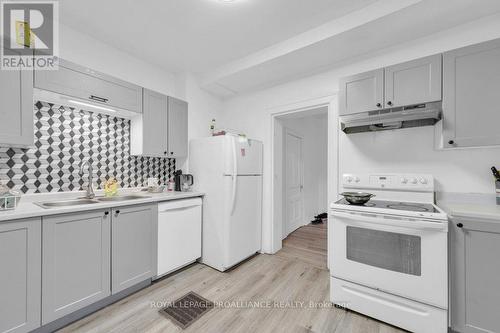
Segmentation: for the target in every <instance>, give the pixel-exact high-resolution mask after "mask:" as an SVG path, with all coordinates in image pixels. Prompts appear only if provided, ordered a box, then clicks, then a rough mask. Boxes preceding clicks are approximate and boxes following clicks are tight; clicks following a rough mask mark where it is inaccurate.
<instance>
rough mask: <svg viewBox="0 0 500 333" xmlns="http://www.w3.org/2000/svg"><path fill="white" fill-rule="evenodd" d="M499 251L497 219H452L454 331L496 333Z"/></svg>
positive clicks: (499, 295) (499, 327) (498, 327)
mask: <svg viewBox="0 0 500 333" xmlns="http://www.w3.org/2000/svg"><path fill="white" fill-rule="evenodd" d="M499 253H500V224H499V223H498V221H495V220H493V221H490V220H483V219H479V218H476V219H472V218H461V217H459V218H455V217H454V218H452V224H451V225H450V254H451V258H450V259H451V267H450V270H451V271H450V279H451V308H450V310H451V328H452V329H453V331H454V332H460V333H484V332H500V316H499V315H498V313H499V305H498V301H499V300H500V289H499V288H498V282H499V279H500V278H499V276H500V261H499V260H498V254H499Z"/></svg>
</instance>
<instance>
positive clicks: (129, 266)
mask: <svg viewBox="0 0 500 333" xmlns="http://www.w3.org/2000/svg"><path fill="white" fill-rule="evenodd" d="M111 214H112V224H111V235H112V236H111V244H112V245H111V262H112V265H111V276H112V281H111V291H112V293H113V294H116V293H118V292H120V291H122V290H125V289H127V288H129V287H132V286H133V285H135V284H137V283H140V282H143V281H144V280H147V279H149V278H151V277H152V276H153V275H154V266H155V265H154V249H155V239H156V237H154V236H155V235H154V231H153V228H154V224H155V222H156V205H139V206H130V207H120V208H115V209H112V210H111Z"/></svg>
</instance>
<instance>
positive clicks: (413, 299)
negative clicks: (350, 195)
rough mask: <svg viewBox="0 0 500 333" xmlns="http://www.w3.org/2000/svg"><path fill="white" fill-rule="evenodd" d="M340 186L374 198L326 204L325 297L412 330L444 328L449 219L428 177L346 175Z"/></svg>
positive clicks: (442, 329) (445, 320) (446, 320)
mask: <svg viewBox="0 0 500 333" xmlns="http://www.w3.org/2000/svg"><path fill="white" fill-rule="evenodd" d="M342 187H343V189H344V190H347V191H353V190H355V191H364V192H369V193H373V194H375V195H376V196H375V197H374V199H371V200H370V201H369V202H368V203H366V204H364V205H353V204H349V203H348V202H347V201H346V200H345V199H341V200H339V201H337V202H335V203H332V204H331V205H330V218H331V219H330V221H331V223H332V222H333V223H332V225H333V228H332V229H333V230H332V232H331V235H332V237H330V238H329V241H330V242H332V243H331V244H330V247H329V248H330V249H332V254H331V255H330V260H331V262H330V274H331V280H330V281H331V285H330V293H331V301H332V302H333V303H335V304H338V305H341V306H343V307H346V308H349V309H352V310H354V311H357V312H360V313H363V314H366V315H368V316H370V317H373V318H376V319H379V320H382V321H384V322H387V323H390V324H392V325H395V326H398V327H401V328H404V329H407V330H410V331H413V332H426V333H432V332H447V330H448V245H447V244H448V241H447V239H448V236H447V233H448V218H447V215H446V213H444V212H443V211H442V210H441V209H440V208H439V207H437V206H436V205H434V179H433V177H432V176H430V175H418V174H411V175H410V174H370V175H352V174H345V175H343V179H342Z"/></svg>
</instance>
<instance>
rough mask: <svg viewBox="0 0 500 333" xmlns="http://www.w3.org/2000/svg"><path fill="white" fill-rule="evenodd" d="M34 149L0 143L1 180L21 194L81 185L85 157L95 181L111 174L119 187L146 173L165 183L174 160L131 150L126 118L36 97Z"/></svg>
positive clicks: (138, 182)
mask: <svg viewBox="0 0 500 333" xmlns="http://www.w3.org/2000/svg"><path fill="white" fill-rule="evenodd" d="M34 113H35V115H34V122H35V145H34V147H33V148H29V149H21V148H3V147H0V181H1V182H2V183H3V184H6V185H7V186H8V187H9V188H11V189H15V190H19V191H21V192H22V193H43V192H62V191H72V190H80V189H83V188H84V187H85V186H86V185H87V178H88V176H87V170H85V171H84V175H83V176H80V174H79V171H80V164H81V163H82V162H83V161H86V160H90V161H91V163H92V166H93V168H94V185H95V186H96V187H97V188H102V185H103V183H104V181H105V180H106V179H108V178H110V177H114V178H115V179H117V180H118V182H119V183H120V187H122V188H123V187H137V186H146V179H147V178H148V177H155V178H158V179H159V180H160V182H162V183H166V182H167V181H168V180H169V179H170V178H171V177H173V173H174V171H175V159H169V158H160V157H142V156H131V155H130V120H127V119H123V118H117V117H113V116H108V115H104V114H99V113H93V112H89V111H84V110H78V109H75V108H70V107H66V106H62V105H56V104H51V103H46V102H40V101H38V102H36V103H35V109H34Z"/></svg>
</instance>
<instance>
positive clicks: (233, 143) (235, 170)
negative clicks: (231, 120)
mask: <svg viewBox="0 0 500 333" xmlns="http://www.w3.org/2000/svg"><path fill="white" fill-rule="evenodd" d="M231 146H232V147H231V148H232V151H233V174H232V181H233V184H232V185H233V188H232V193H231V211H230V215H231V216H232V215H233V212H234V205H235V203H236V184H237V181H238V179H237V178H236V177H237V174H238V158H237V156H236V140H235V139H234V138H231Z"/></svg>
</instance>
